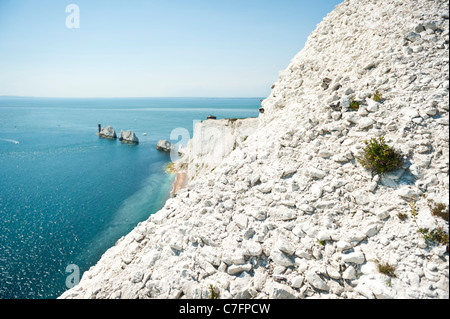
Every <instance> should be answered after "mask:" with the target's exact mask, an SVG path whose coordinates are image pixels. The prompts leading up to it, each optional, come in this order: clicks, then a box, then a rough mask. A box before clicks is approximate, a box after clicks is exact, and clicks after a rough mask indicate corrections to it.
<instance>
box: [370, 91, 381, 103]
mask: <svg viewBox="0 0 450 319" xmlns="http://www.w3.org/2000/svg"><path fill="white" fill-rule="evenodd" d="M382 98H383V97H382V96H381V93H380V92H379V91H378V90H376V91H375V93H374V94H373V96H372V100H374V101H375V102H379V101H380V100H381V99H382Z"/></svg>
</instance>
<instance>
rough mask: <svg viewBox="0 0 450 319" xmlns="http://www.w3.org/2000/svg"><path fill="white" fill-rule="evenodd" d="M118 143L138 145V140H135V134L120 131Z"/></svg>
mask: <svg viewBox="0 0 450 319" xmlns="http://www.w3.org/2000/svg"><path fill="white" fill-rule="evenodd" d="M119 141H121V142H124V143H130V144H138V143H139V139H138V138H137V136H136V134H134V132H132V131H124V130H121V131H120V137H119Z"/></svg>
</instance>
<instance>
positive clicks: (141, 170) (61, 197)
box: [0, 97, 260, 299]
mask: <svg viewBox="0 0 450 319" xmlns="http://www.w3.org/2000/svg"><path fill="white" fill-rule="evenodd" d="M259 101H260V99H259V98H245V99H240V98H233V99H211V98H146V99H141V98H134V99H125V98H123V99H59V98H52V99H47V98H13V97H0V298H27V299H28V298H56V297H58V296H59V295H60V294H61V293H62V292H64V291H65V290H66V289H67V285H66V279H67V278H69V277H71V278H74V275H76V273H72V271H73V269H74V266H72V265H76V267H77V268H78V269H79V271H80V275H82V273H83V272H84V271H86V270H88V269H89V267H91V266H92V265H94V264H95V263H96V262H97V261H98V260H99V258H100V257H101V255H102V254H103V253H104V252H105V251H106V250H107V249H108V248H109V247H111V246H113V245H114V243H115V242H116V241H117V240H118V239H119V238H120V237H122V236H124V235H126V234H127V233H128V232H130V231H131V230H132V229H133V228H134V227H135V226H136V225H137V224H138V223H139V222H141V221H143V220H146V219H147V218H148V217H149V216H150V215H151V214H152V213H155V212H156V211H158V210H159V209H160V208H161V207H162V206H163V205H164V202H165V201H166V200H167V198H168V196H169V192H170V189H171V187H172V182H173V179H174V176H173V175H170V174H167V173H165V171H164V169H165V167H166V166H167V164H168V163H169V162H170V157H169V155H168V154H165V153H162V152H159V151H157V150H156V144H157V142H158V140H160V139H170V136H171V133H172V132H177V134H178V133H179V132H181V133H183V132H185V133H184V136H183V137H181V136H180V135H177V134H175V135H173V138H172V140H171V141H172V142H174V143H175V142H180V141H181V139H182V138H183V141H184V139H186V134H188V135H189V136H188V137H190V135H192V131H193V123H194V121H198V120H204V119H205V118H206V116H207V115H215V116H217V118H227V117H233V118H244V117H256V116H258V107H259V106H260V102H259ZM98 124H102V126H107V125H111V126H112V127H113V128H114V129H115V130H116V132H117V133H118V134H120V130H121V129H123V130H132V131H134V132H135V133H136V135H137V136H138V138H139V140H140V143H139V144H138V145H129V144H122V143H121V142H119V141H118V140H106V139H100V138H99V137H98V136H97V135H96V133H97V132H98V128H97V125H98ZM177 128H178V129H177ZM174 130H175V131H174ZM186 142H187V141H186ZM183 144H184V142H183ZM69 265H71V266H69ZM68 266H69V268H67V267H68ZM66 270H67V272H66ZM69 270H70V271H69Z"/></svg>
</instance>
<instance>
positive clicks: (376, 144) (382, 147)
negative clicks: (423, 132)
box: [357, 137, 402, 174]
mask: <svg viewBox="0 0 450 319" xmlns="http://www.w3.org/2000/svg"><path fill="white" fill-rule="evenodd" d="M364 143H365V144H366V147H365V148H364V153H363V155H362V156H361V157H359V158H357V160H358V162H359V163H360V164H361V165H362V166H363V167H365V168H368V169H370V170H372V171H375V172H377V173H378V174H383V173H385V172H388V171H392V170H394V169H397V168H398V167H399V166H400V165H401V164H402V160H401V158H402V157H401V155H400V154H399V153H398V152H397V151H395V150H394V148H392V147H391V146H389V145H387V144H386V142H385V140H384V138H383V137H379V138H378V139H377V138H373V139H371V140H370V141H365V142H364Z"/></svg>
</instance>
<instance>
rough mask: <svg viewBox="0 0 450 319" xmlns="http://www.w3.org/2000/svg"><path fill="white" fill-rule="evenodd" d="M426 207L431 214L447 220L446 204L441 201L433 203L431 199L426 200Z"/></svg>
mask: <svg viewBox="0 0 450 319" xmlns="http://www.w3.org/2000/svg"><path fill="white" fill-rule="evenodd" d="M428 207H429V208H430V210H431V214H433V216H437V217H440V218H442V219H443V220H446V221H448V206H447V205H445V204H443V203H435V202H433V201H432V200H429V201H428Z"/></svg>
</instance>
